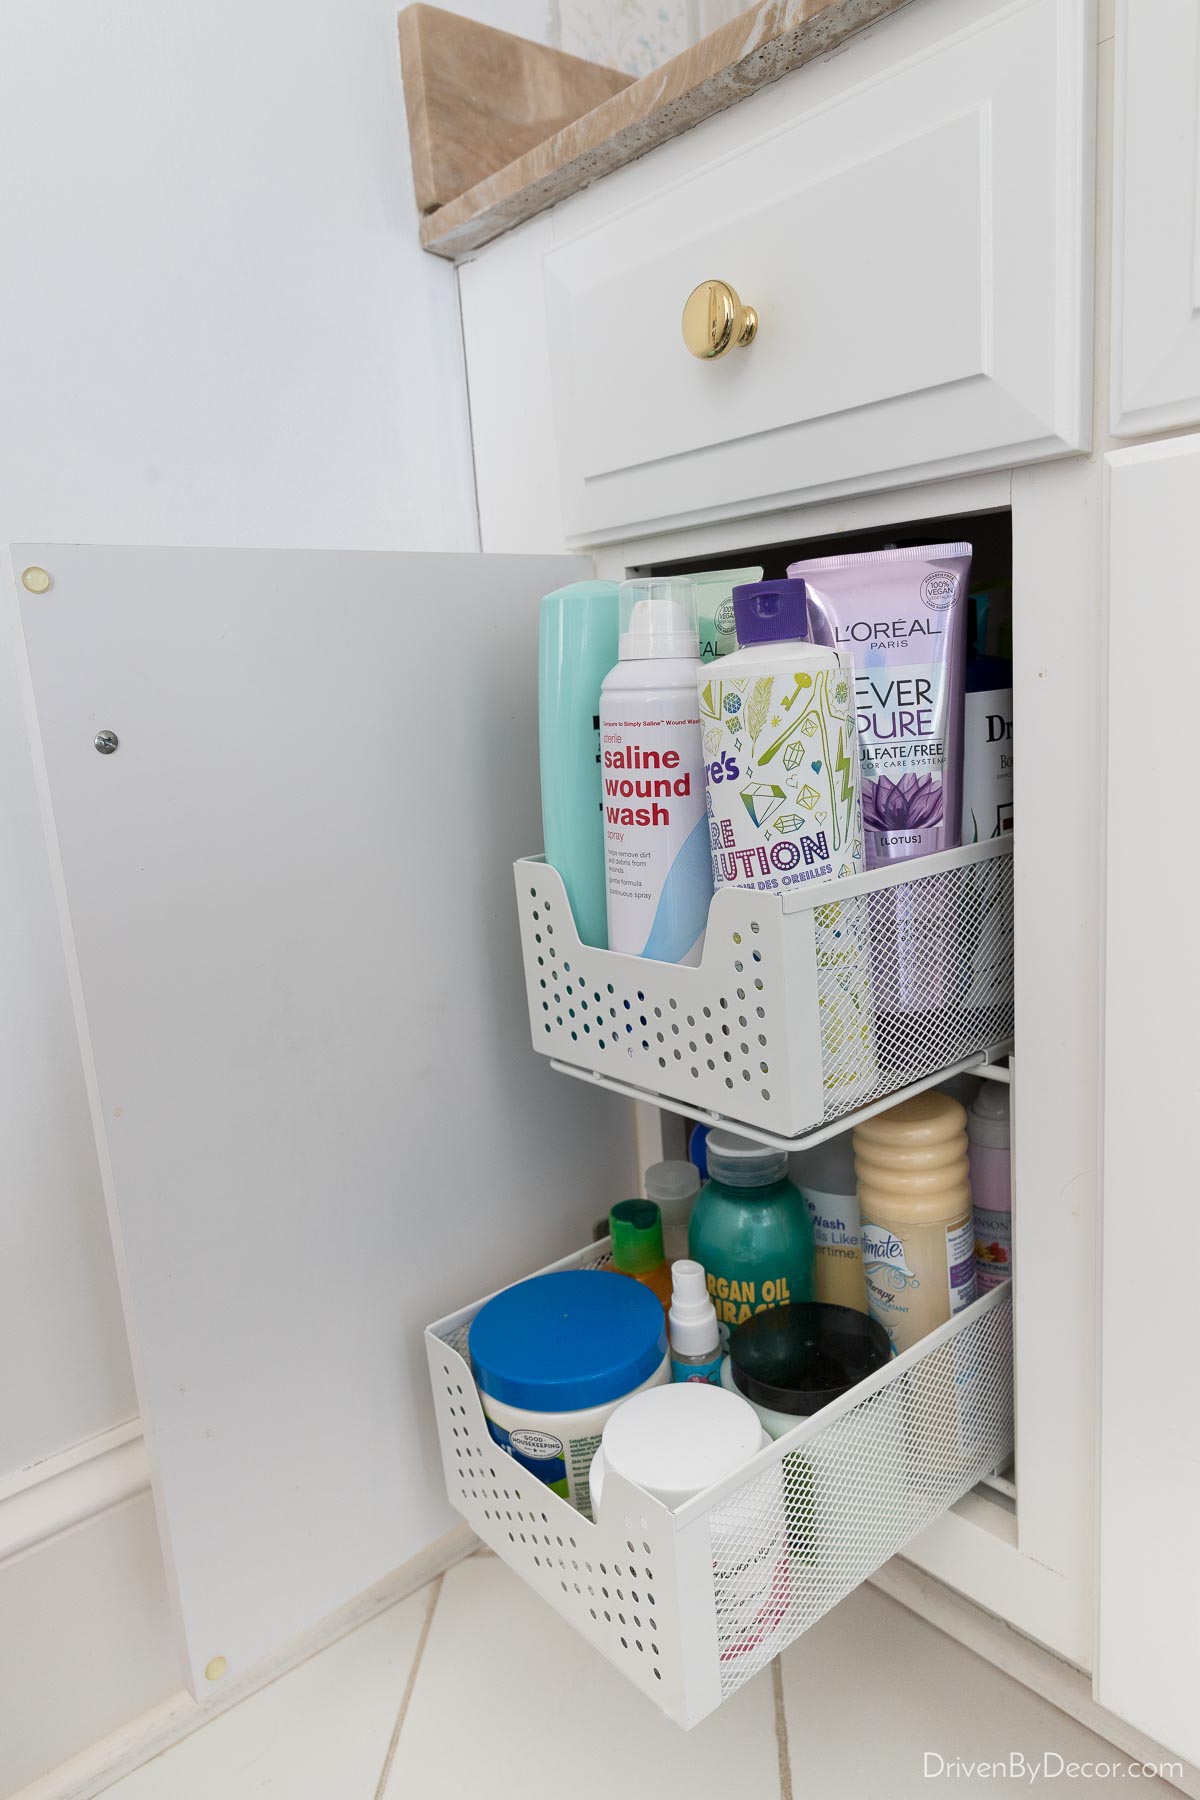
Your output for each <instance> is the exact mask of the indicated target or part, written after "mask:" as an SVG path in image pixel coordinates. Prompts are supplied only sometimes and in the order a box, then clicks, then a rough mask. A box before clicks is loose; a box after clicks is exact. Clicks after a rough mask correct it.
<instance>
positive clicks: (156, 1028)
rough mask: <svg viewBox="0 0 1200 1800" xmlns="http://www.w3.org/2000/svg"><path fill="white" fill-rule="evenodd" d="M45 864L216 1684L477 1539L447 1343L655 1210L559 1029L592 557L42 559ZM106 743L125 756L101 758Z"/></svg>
mask: <svg viewBox="0 0 1200 1800" xmlns="http://www.w3.org/2000/svg"><path fill="white" fill-rule="evenodd" d="M17 558H18V560H17V569H18V570H20V569H22V568H23V567H25V566H26V565H28V564H36V565H40V566H42V567H44V568H45V569H47V570H49V572H50V574H51V576H52V586H51V587H50V589H49V591H48V592H47V593H45V594H42V595H33V594H30V593H28V592H23V591H22V590H21V589H20V588H18V592H19V593H20V594H21V598H22V601H23V617H24V624H25V633H26V641H27V644H28V648H29V662H30V670H31V678H32V695H33V700H34V703H35V706H36V713H37V722H38V725H39V726H40V738H41V750H42V752H43V754H44V780H45V787H46V791H47V796H48V803H49V806H50V808H51V809H52V825H53V833H54V835H53V836H52V841H51V854H52V860H57V861H58V862H59V868H58V879H59V881H60V897H61V903H62V908H63V912H64V917H65V918H66V919H67V920H68V924H67V931H66V935H67V954H68V960H69V962H70V964H71V967H72V979H73V985H74V995H75V1002H76V1013H77V1019H78V1023H79V1029H80V1036H81V1040H82V1044H83V1052H84V1062H85V1069H86V1072H87V1077H88V1082H89V1089H90V1095H91V1102H92V1109H93V1118H94V1123H95V1129H96V1136H97V1140H98V1144H99V1150H100V1159H101V1166H102V1170H103V1175H104V1181H105V1188H106V1194H107V1200H108V1205H109V1211H110V1219H111V1223H112V1227H113V1234H114V1238H115V1240H116V1245H117V1254H118V1263H119V1268H120V1274H121V1281H122V1288H123V1297H124V1302H125V1307H126V1314H127V1320H128V1325H129V1331H130V1337H131V1340H132V1344H133V1351H134V1366H135V1371H136V1375H137V1383H138V1396H139V1402H140V1405H141V1408H142V1412H143V1415H144V1420H145V1426H146V1440H147V1444H148V1447H149V1452H150V1457H151V1463H152V1473H153V1479H154V1489H155V1497H156V1502H157V1506H158V1513H159V1520H160V1525H161V1529H162V1540H163V1544H164V1547H165V1551H166V1557H167V1564H168V1573H169V1576H170V1583H171V1587H172V1590H173V1595H174V1601H175V1605H176V1608H177V1616H178V1623H179V1627H180V1635H181V1640H182V1643H183V1646H184V1655H185V1669H186V1675H187V1680H188V1682H189V1685H190V1686H191V1687H192V1689H193V1691H194V1692H197V1693H199V1692H201V1691H202V1690H204V1688H205V1670H206V1667H207V1666H208V1665H209V1664H210V1663H211V1662H212V1660H213V1659H214V1658H220V1657H223V1658H224V1659H225V1663H226V1667H227V1670H228V1675H229V1677H231V1678H233V1677H236V1676H238V1675H240V1674H242V1673H243V1672H244V1671H245V1670H246V1669H247V1668H248V1667H249V1666H250V1665H252V1664H253V1663H255V1662H258V1661H259V1660H260V1659H261V1658H262V1657H264V1656H265V1655H266V1654H268V1653H269V1652H271V1651H273V1650H274V1649H276V1648H277V1647H278V1646H280V1645H282V1644H284V1643H285V1642H286V1641H287V1640H289V1639H291V1638H294V1637H295V1636H296V1635H297V1634H298V1633H300V1632H301V1631H303V1630H304V1629H305V1628H306V1627H307V1626H309V1625H310V1624H312V1623H313V1622H314V1621H315V1620H317V1619H319V1618H321V1617H322V1616H323V1615H324V1614H327V1613H329V1612H331V1611H332V1610H333V1609H335V1608H336V1607H338V1606H339V1605H340V1604H341V1603H342V1602H344V1601H346V1600H348V1599H350V1598H351V1597H352V1596H353V1595H355V1594H357V1593H359V1592H360V1591H361V1590H362V1589H364V1588H367V1587H369V1586H370V1585H372V1584H373V1583H375V1582H376V1581H378V1580H380V1579H381V1578H382V1577H384V1576H385V1575H387V1574H388V1573H389V1572H390V1571H391V1570H393V1569H394V1568H396V1567H397V1566H398V1565H399V1564H401V1563H403V1562H405V1561H406V1560H407V1559H408V1558H409V1557H411V1556H413V1555H414V1554H415V1553H416V1552H417V1551H419V1550H421V1549H422V1548H424V1547H425V1546H426V1545H428V1544H429V1543H430V1542H431V1541H432V1540H433V1539H435V1538H437V1537H438V1536H439V1535H440V1534H441V1533H442V1532H444V1531H446V1530H447V1529H448V1528H449V1527H450V1525H451V1524H452V1523H453V1522H454V1515H453V1514H452V1513H451V1511H450V1508H449V1505H448V1503H447V1501H446V1498H445V1489H444V1484H443V1480H442V1475H441V1462H440V1456H439V1452H438V1448H437V1441H436V1435H435V1430H434V1422H433V1409H432V1406H431V1403H430V1398H429V1392H428V1379H427V1373H426V1369H425V1358H424V1354H423V1351H422V1339H421V1333H422V1327H423V1326H424V1324H425V1323H426V1321H427V1320H429V1319H432V1318H436V1317H438V1316H439V1315H440V1314H442V1313H444V1312H446V1311H447V1310H449V1309H450V1308H451V1307H453V1306H456V1305H459V1304H461V1303H462V1302H464V1301H466V1300H469V1299H470V1298H471V1297H472V1296H473V1295H475V1294H478V1293H480V1292H483V1291H485V1290H488V1289H491V1288H493V1287H497V1286H500V1285H502V1284H503V1283H504V1282H505V1281H506V1280H510V1279H512V1278H514V1277H516V1276H519V1275H523V1274H524V1273H526V1272H527V1271H528V1270H529V1269H531V1268H538V1267H540V1266H541V1265H542V1264H544V1263H546V1262H548V1261H550V1260H552V1259H553V1258H554V1257H555V1256H558V1255H561V1254H563V1253H565V1252H566V1251H568V1250H569V1249H571V1248H573V1247H574V1246H575V1245H576V1244H578V1243H579V1242H580V1240H581V1239H582V1238H586V1237H587V1236H588V1233H589V1230H590V1226H591V1221H592V1220H593V1219H594V1218H595V1217H596V1216H597V1214H598V1213H601V1212H603V1211H605V1210H606V1209H607V1207H608V1205H609V1204H610V1203H611V1201H612V1199H613V1198H614V1196H615V1197H619V1196H620V1195H621V1194H624V1193H630V1192H633V1191H635V1190H634V1189H633V1188H632V1187H631V1185H630V1183H631V1182H632V1180H633V1177H634V1173H635V1171H634V1166H633V1163H634V1158H633V1140H632V1129H631V1128H630V1127H629V1125H628V1117H627V1109H626V1108H625V1106H624V1103H622V1102H619V1101H614V1100H610V1099H608V1098H607V1097H606V1096H604V1095H600V1094H595V1093H590V1092H588V1091H587V1090H586V1089H584V1088H581V1087H578V1086H577V1084H576V1083H574V1082H564V1081H561V1080H559V1078H558V1077H557V1076H555V1075H554V1074H553V1073H552V1071H551V1070H550V1068H549V1066H548V1065H547V1063H546V1062H545V1059H544V1058H542V1057H537V1056H535V1055H534V1054H533V1051H532V1049H531V1048H530V1045H529V1043H528V1039H527V1033H528V1028H529V1027H528V1014H527V1011H526V1002H525V988H524V979H523V976H522V972H521V956H520V945H519V941H518V931H517V921H516V914H515V909H514V905H513V877H512V867H511V865H512V858H513V856H514V853H516V852H520V851H522V850H529V849H531V848H532V849H536V848H537V846H538V845H539V843H540V841H541V840H540V807H539V799H538V765H537V697H536V684H537V676H536V671H537V654H536V641H537V636H536V634H537V602H538V597H539V596H540V595H541V594H542V593H544V592H545V591H547V590H548V589H549V588H551V587H554V586H558V585H561V584H562V583H563V582H565V581H569V580H572V579H575V578H577V577H578V576H579V575H580V574H582V573H588V572H590V565H589V564H586V563H584V562H583V561H582V560H581V559H579V558H576V557H566V556H559V557H515V556H514V557H501V556H496V557H479V556H433V555H427V556H420V555H386V554H383V555H379V554H376V555H369V554H363V555H353V554H348V553H343V552H317V551H304V552H285V551H262V550H259V551H255V550H238V551H213V550H127V549H94V548H86V547H79V546H57V547H47V546H36V547H28V548H26V549H24V550H20V551H18V552H17ZM101 730H111V731H112V732H114V733H115V734H116V736H117V738H118V739H119V746H118V748H117V750H116V751H115V752H114V753H112V754H110V755H98V754H97V752H96V749H95V748H94V747H93V740H94V739H95V737H96V735H97V733H98V732H100V731H101Z"/></svg>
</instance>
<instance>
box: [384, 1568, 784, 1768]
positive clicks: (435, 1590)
mask: <svg viewBox="0 0 1200 1800" xmlns="http://www.w3.org/2000/svg"><path fill="white" fill-rule="evenodd" d="M445 1579H446V1576H445V1571H444V1570H443V1572H442V1574H440V1575H438V1576H435V1578H434V1579H433V1581H431V1582H430V1584H429V1599H428V1601H427V1602H426V1604H425V1617H424V1619H423V1620H422V1621H421V1635H420V1637H419V1638H418V1639H417V1648H416V1650H415V1652H414V1653H413V1659H412V1667H411V1668H410V1669H409V1671H408V1680H407V1681H406V1682H405V1684H404V1692H403V1694H402V1695H401V1697H400V1710H399V1711H398V1712H397V1714H396V1723H395V1725H394V1726H393V1727H392V1736H391V1741H390V1742H389V1744H388V1747H387V1755H386V1756H385V1757H384V1759H383V1767H382V1769H381V1770H380V1771H379V1780H378V1782H377V1783H376V1786H375V1796H374V1800H383V1797H384V1792H385V1790H386V1788H387V1784H388V1777H389V1775H390V1774H391V1772H392V1764H393V1763H394V1762H395V1760H396V1750H397V1748H398V1746H399V1743H400V1733H401V1730H402V1729H403V1726H404V1721H405V1718H406V1717H407V1715H408V1708H409V1702H410V1701H411V1700H412V1697H413V1689H414V1688H415V1687H416V1685H417V1670H418V1669H419V1668H420V1667H421V1658H422V1657H423V1656H424V1654H425V1645H426V1644H427V1643H428V1641H429V1627H430V1626H431V1625H432V1624H433V1615H434V1613H435V1612H436V1611H437V1603H438V1600H439V1598H440V1597H441V1592H442V1583H443V1581H445ZM789 1800H790V1796H789Z"/></svg>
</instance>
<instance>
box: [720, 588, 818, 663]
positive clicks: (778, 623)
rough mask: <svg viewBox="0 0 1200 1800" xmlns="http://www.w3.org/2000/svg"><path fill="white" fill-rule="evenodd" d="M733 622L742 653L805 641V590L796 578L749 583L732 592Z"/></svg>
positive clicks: (806, 596) (806, 613) (806, 632)
mask: <svg viewBox="0 0 1200 1800" xmlns="http://www.w3.org/2000/svg"><path fill="white" fill-rule="evenodd" d="M733 622H734V629H735V631H736V632H737V641H738V644H739V646H740V647H741V648H742V649H745V647H746V645H747V644H775V643H780V642H781V641H783V640H784V639H786V638H805V639H807V637H808V590H807V589H806V587H805V585H804V583H803V582H802V581H801V580H799V579H798V578H797V577H796V576H790V577H786V578H781V579H780V580H778V581H750V582H747V583H746V585H745V587H735V588H734V590H733Z"/></svg>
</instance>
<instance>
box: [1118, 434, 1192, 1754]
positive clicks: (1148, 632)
mask: <svg viewBox="0 0 1200 1800" xmlns="http://www.w3.org/2000/svg"><path fill="white" fill-rule="evenodd" d="M1107 461H1108V474H1109V519H1108V533H1109V557H1110V566H1109V584H1108V586H1109V607H1108V612H1109V623H1108V669H1109V675H1108V790H1107V830H1106V842H1107V868H1106V894H1105V907H1106V916H1105V951H1104V1108H1103V1120H1104V1136H1103V1157H1104V1163H1103V1200H1102V1220H1101V1244H1102V1259H1101V1270H1102V1273H1101V1300H1100V1371H1101V1377H1100V1464H1099V1485H1100V1513H1099V1559H1098V1585H1099V1609H1098V1655H1097V1662H1096V1697H1097V1699H1098V1700H1099V1701H1100V1703H1101V1705H1103V1706H1106V1707H1108V1709H1109V1710H1110V1711H1111V1712H1114V1713H1117V1714H1119V1715H1120V1717H1121V1718H1124V1719H1128V1720H1129V1721H1130V1722H1131V1723H1132V1724H1134V1725H1136V1726H1138V1728H1139V1729H1140V1730H1142V1731H1144V1732H1146V1733H1147V1735H1148V1736H1150V1737H1151V1738H1153V1739H1155V1740H1156V1741H1157V1742H1158V1743H1161V1744H1164V1745H1166V1746H1167V1747H1168V1748H1170V1749H1171V1750H1173V1751H1175V1752H1176V1753H1177V1754H1179V1755H1181V1756H1185V1757H1187V1758H1188V1759H1189V1760H1190V1761H1191V1762H1200V1709H1198V1708H1197V1705H1196V1695H1197V1693H1198V1692H1200V1636H1198V1634H1197V1625H1196V1622H1197V1619H1198V1618H1200V1559H1198V1558H1197V1555H1196V1534H1197V1511H1198V1502H1200V1408H1198V1407H1197V1404H1196V1370H1195V1362H1196V1357H1195V1340H1196V1309H1195V1307H1194V1305H1193V1304H1192V1301H1191V1287H1190V1281H1191V1277H1192V1275H1193V1273H1194V1271H1195V1269H1196V1267H1197V1265H1198V1264H1200V1210H1198V1209H1197V1204H1196V1154H1195V1132H1196V1111H1197V1080H1196V1048H1195V1037H1196V1005H1197V996H1198V995H1200V939H1198V938H1197V934H1196V930H1195V892H1196V890H1195V887H1194V884H1193V880H1192V877H1193V875H1194V873H1195V867H1196V854H1195V849H1194V844H1193V840H1192V836H1191V817H1190V814H1189V812H1188V801H1187V799H1186V795H1187V793H1190V791H1191V777H1192V764H1193V762H1194V760H1195V738H1196V731H1195V725H1194V722H1193V719H1192V715H1191V708H1190V705H1189V703H1188V688H1189V685H1190V680H1191V678H1192V676H1193V673H1194V671H1195V669H1196V667H1197V666H1198V665H1200V611H1197V608H1196V604H1195V561H1196V545H1195V520H1196V516H1197V514H1198V513H1200V436H1190V437H1186V438H1176V439H1173V440H1172V441H1171V442H1169V443H1163V444H1153V445H1148V446H1145V447H1139V448H1137V449H1130V450H1121V451H1116V452H1114V453H1113V454H1112V455H1111V456H1110V457H1109V458H1108V459H1107ZM1151 720H1152V721H1153V724H1152V727H1151V726H1150V722H1151ZM1148 727H1149V728H1148ZM1147 728H1148V729H1147ZM1143 731H1144V732H1145V735H1144V736H1143V735H1141V734H1142V733H1143ZM1151 846H1153V847H1154V852H1155V853H1151V850H1150V847H1151Z"/></svg>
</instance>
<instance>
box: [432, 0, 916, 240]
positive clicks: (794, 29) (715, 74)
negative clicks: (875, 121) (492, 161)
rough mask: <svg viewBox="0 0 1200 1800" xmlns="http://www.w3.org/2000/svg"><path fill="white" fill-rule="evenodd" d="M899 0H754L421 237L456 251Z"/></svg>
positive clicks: (462, 201) (799, 62) (901, 0)
mask: <svg viewBox="0 0 1200 1800" xmlns="http://www.w3.org/2000/svg"><path fill="white" fill-rule="evenodd" d="M908 4H910V0H761V4H759V5H757V6H752V7H750V8H749V10H748V11H746V12H744V13H741V14H739V16H738V17H737V18H736V19H732V20H730V22H729V24H728V25H723V26H721V27H720V29H719V30H717V31H714V32H712V33H711V34H710V35H709V36H708V37H706V38H704V39H702V40H701V42H700V43H698V44H696V45H694V46H693V47H692V48H691V49H690V50H685V51H684V52H683V53H682V54H681V55H679V56H676V57H673V58H672V59H671V61H670V62H667V63H664V64H663V65H662V67H661V68H659V69H655V70H654V71H653V72H652V73H651V74H649V75H644V76H643V77H642V78H641V80H640V81H635V82H633V83H632V85H631V86H628V87H625V88H623V89H622V91H621V92H620V93H617V94H614V95H612V96H611V97H610V98H608V99H606V100H604V101H603V102H602V103H601V104H600V105H598V106H595V107H593V108H592V110H591V111H590V112H587V113H585V114H584V115H583V116H582V117H581V118H578V119H575V120H574V121H573V122H572V123H570V124H568V125H565V126H563V127H562V128H561V129H560V130H558V131H556V132H554V133H553V134H552V135H551V136H549V137H548V138H546V140H545V141H544V142H543V143H540V144H537V145H535V146H534V147H533V148H532V149H529V150H527V151H525V152H524V154H522V155H521V156H518V157H517V158H515V160H514V161H512V162H510V163H508V164H507V165H506V166H505V167H504V168H502V169H498V170H497V171H496V172H495V173H494V174H491V175H488V176H486V177H485V178H484V179H483V180H481V181H478V182H476V183H475V185H474V186H473V187H470V188H468V189H467V190H466V192H465V193H461V194H459V195H458V196H457V197H456V198H455V199H452V200H449V201H447V202H446V203H445V204H444V205H442V206H439V207H438V208H437V210H436V211H434V212H430V213H429V214H428V215H427V216H426V217H425V218H423V219H422V221H421V243H422V245H423V246H424V248H425V249H426V250H429V251H431V252H432V253H433V254H434V255H435V256H443V257H446V258H448V259H449V260H450V261H458V260H459V259H460V258H462V257H464V256H468V255H470V254H471V253H472V252H474V251H476V250H480V249H482V248H483V246H484V245H485V244H489V243H491V242H492V240H493V239H494V238H498V237H502V236H503V235H504V233H505V232H507V231H511V230H513V228H514V227H515V226H517V225H522V224H524V222H525V220H526V219H531V218H533V217H534V216H535V215H536V214H537V213H540V212H545V211H547V210H548V209H549V208H550V207H552V206H556V205H557V204H558V203H559V201H560V200H565V199H567V198H568V197H569V196H570V195H571V194H575V193H578V192H579V191H580V189H582V188H586V187H590V185H591V184H592V182H594V181H598V180H599V179H600V178H601V177H602V176H604V175H609V174H611V173H612V172H613V170H614V169H619V168H622V167H623V166H624V165H625V164H626V163H630V162H635V161H636V160H637V159H638V157H640V156H644V155H645V154H646V153H647V151H649V150H653V149H655V148H656V146H657V145H659V144H663V143H666V142H667V141H668V139H670V138H673V137H678V136H680V134H681V133H683V132H685V131H690V130H691V128H692V127H693V126H694V125H698V124H700V123H701V121H702V120H704V119H708V118H711V117H712V116H713V115H714V114H716V113H719V112H724V111H725V109H726V108H727V107H730V106H735V105H736V104H737V102H738V101H739V100H744V99H745V98H746V97H747V96H748V95H750V94H753V93H756V92H757V91H758V90H759V89H760V88H763V87H767V86H769V84H770V83H771V82H773V81H778V80H779V79H780V78H781V77H782V76H784V75H788V74H790V73H791V72H792V70H793V69H799V68H802V67H803V66H804V64H805V63H809V62H813V61H815V60H816V58H818V57H821V56H827V55H828V54H829V53H830V52H831V51H833V50H836V49H837V48H838V46H839V45H841V44H842V43H844V42H845V40H846V39H847V38H849V37H852V36H853V35H854V33H855V32H858V31H862V30H864V29H865V27H866V26H868V25H872V24H874V23H875V21H876V20H877V19H881V18H884V17H886V16H887V14H889V13H893V12H897V11H899V9H900V7H901V6H905V5H908Z"/></svg>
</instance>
